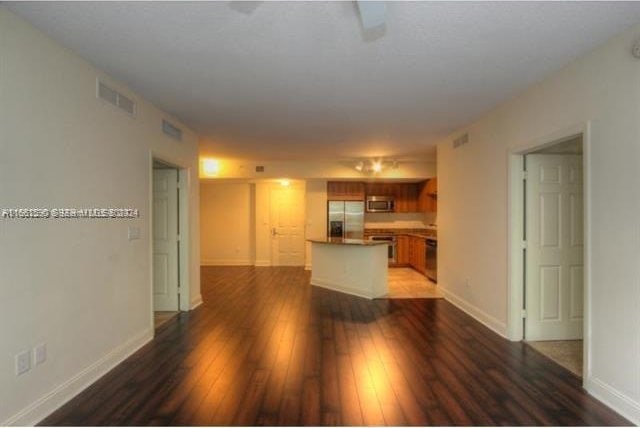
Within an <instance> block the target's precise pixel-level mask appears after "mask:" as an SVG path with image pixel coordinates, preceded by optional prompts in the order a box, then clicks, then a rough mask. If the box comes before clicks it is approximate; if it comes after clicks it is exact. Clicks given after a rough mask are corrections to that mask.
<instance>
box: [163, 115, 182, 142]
mask: <svg viewBox="0 0 640 428" xmlns="http://www.w3.org/2000/svg"><path fill="white" fill-rule="evenodd" d="M162 132H164V133H165V134H167V135H168V136H169V137H171V138H175V139H176V140H178V141H182V129H180V128H178V127H177V126H175V125H174V124H172V123H171V122H169V121H167V120H164V119H162Z"/></svg>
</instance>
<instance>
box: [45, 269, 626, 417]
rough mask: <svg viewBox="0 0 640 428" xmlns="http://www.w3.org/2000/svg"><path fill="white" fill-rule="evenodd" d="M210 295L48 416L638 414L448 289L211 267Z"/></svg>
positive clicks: (205, 287) (206, 274)
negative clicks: (604, 399)
mask: <svg viewBox="0 0 640 428" xmlns="http://www.w3.org/2000/svg"><path fill="white" fill-rule="evenodd" d="M202 294H203V298H204V304H203V305H202V306H201V307H200V308H198V309H197V310H195V311H192V312H191V313H183V314H181V315H180V316H179V317H176V318H174V319H173V320H171V321H169V322H168V323H167V324H165V325H163V326H162V327H161V328H160V330H159V331H158V332H157V336H156V339H155V340H153V342H151V343H149V344H148V345H147V346H145V347H144V348H142V349H141V350H140V351H138V352H137V353H136V354H134V355H133V356H131V357H130V358H129V359H127V360H126V361H125V362H123V363H122V364H121V365H119V366H118V367H116V368H115V369H114V370H113V371H112V372H110V373H109V374H107V375H106V376H104V377H103V378H102V379H100V380H99V381H98V382H97V383H95V384H94V385H92V386H91V387H90V388H88V389H87V390H85V391H84V392H83V393H82V394H80V395H79V396H78V397H76V398H75V399H73V400H72V401H71V402H69V403H68V404H67V405H65V406H63V407H62V408H61V409H59V410H58V411H56V412H55V413H54V414H52V415H51V416H50V417H48V418H47V419H46V420H45V421H43V423H42V424H43V425H628V424H629V422H628V421H627V420H625V419H623V418H622V417H620V416H618V415H617V414H616V413H614V412H613V411H612V410H610V409H609V408H607V407H606V406H604V405H603V404H601V403H599V402H598V401H596V400H595V399H594V398H592V397H590V396H589V395H587V394H586V393H585V392H584V390H583V389H582V388H581V381H580V379H578V378H577V377H575V376H574V375H573V374H571V373H570V372H568V371H567V370H565V369H563V368H562V367H560V366H558V365H556V364H554V363H552V362H551V361H550V360H548V359H546V358H545V357H543V356H542V355H540V354H538V353H537V352H536V351H534V350H533V349H531V348H529V347H527V346H526V345H524V344H521V343H512V342H509V341H507V340H505V339H502V338H501V337H499V336H498V335H496V334H495V333H493V332H491V331H490V330H488V329H486V328H485V327H483V326H482V325H481V324H479V323H478V322H477V321H475V320H473V319H472V318H471V317H469V316H467V315H466V314H464V313H463V312H461V311H460V310H458V309H457V308H456V307H454V306H453V305H451V304H450V303H448V302H446V301H445V300H442V299H432V300H420V299H404V300H373V301H369V300H366V299H361V298H357V297H351V296H347V295H344V294H340V293H336V292H332V291H328V290H324V289H321V288H316V287H312V286H310V285H309V274H308V273H307V272H305V271H303V270H302V269H301V268H253V267H212V268H203V269H202Z"/></svg>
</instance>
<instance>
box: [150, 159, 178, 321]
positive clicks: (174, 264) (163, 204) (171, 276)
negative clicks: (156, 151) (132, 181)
mask: <svg viewBox="0 0 640 428" xmlns="http://www.w3.org/2000/svg"><path fill="white" fill-rule="evenodd" d="M152 195H153V201H152V205H151V210H152V216H151V217H152V236H151V238H152V249H153V250H152V252H153V258H152V265H153V269H152V283H153V312H154V328H155V329H157V328H159V327H160V326H161V325H163V324H165V323H166V322H167V321H169V320H171V319H172V318H173V317H174V316H176V315H177V314H178V312H179V310H180V291H181V289H180V285H181V284H180V276H181V275H180V273H181V269H180V267H181V266H180V264H181V260H180V253H181V248H180V246H181V243H180V231H181V225H180V223H181V222H180V201H181V199H182V198H181V197H180V171H179V169H178V168H176V167H174V166H172V165H169V164H166V163H164V162H162V161H159V160H156V159H154V160H153V180H152Z"/></svg>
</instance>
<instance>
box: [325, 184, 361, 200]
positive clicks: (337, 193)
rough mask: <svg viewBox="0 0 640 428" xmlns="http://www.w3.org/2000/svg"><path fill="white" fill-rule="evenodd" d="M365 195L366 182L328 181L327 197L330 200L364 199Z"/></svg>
mask: <svg viewBox="0 0 640 428" xmlns="http://www.w3.org/2000/svg"><path fill="white" fill-rule="evenodd" d="M364 195H365V192H364V183H362V182H358V181H328V182H327V199H328V200H330V201H364Z"/></svg>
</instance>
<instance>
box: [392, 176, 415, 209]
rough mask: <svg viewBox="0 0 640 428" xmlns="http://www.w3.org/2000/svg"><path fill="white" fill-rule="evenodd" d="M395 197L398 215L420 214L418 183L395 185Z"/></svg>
mask: <svg viewBox="0 0 640 428" xmlns="http://www.w3.org/2000/svg"><path fill="white" fill-rule="evenodd" d="M394 197H395V202H396V212H397V213H415V212H418V185H417V184H416V183H398V184H395V194H394Z"/></svg>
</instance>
